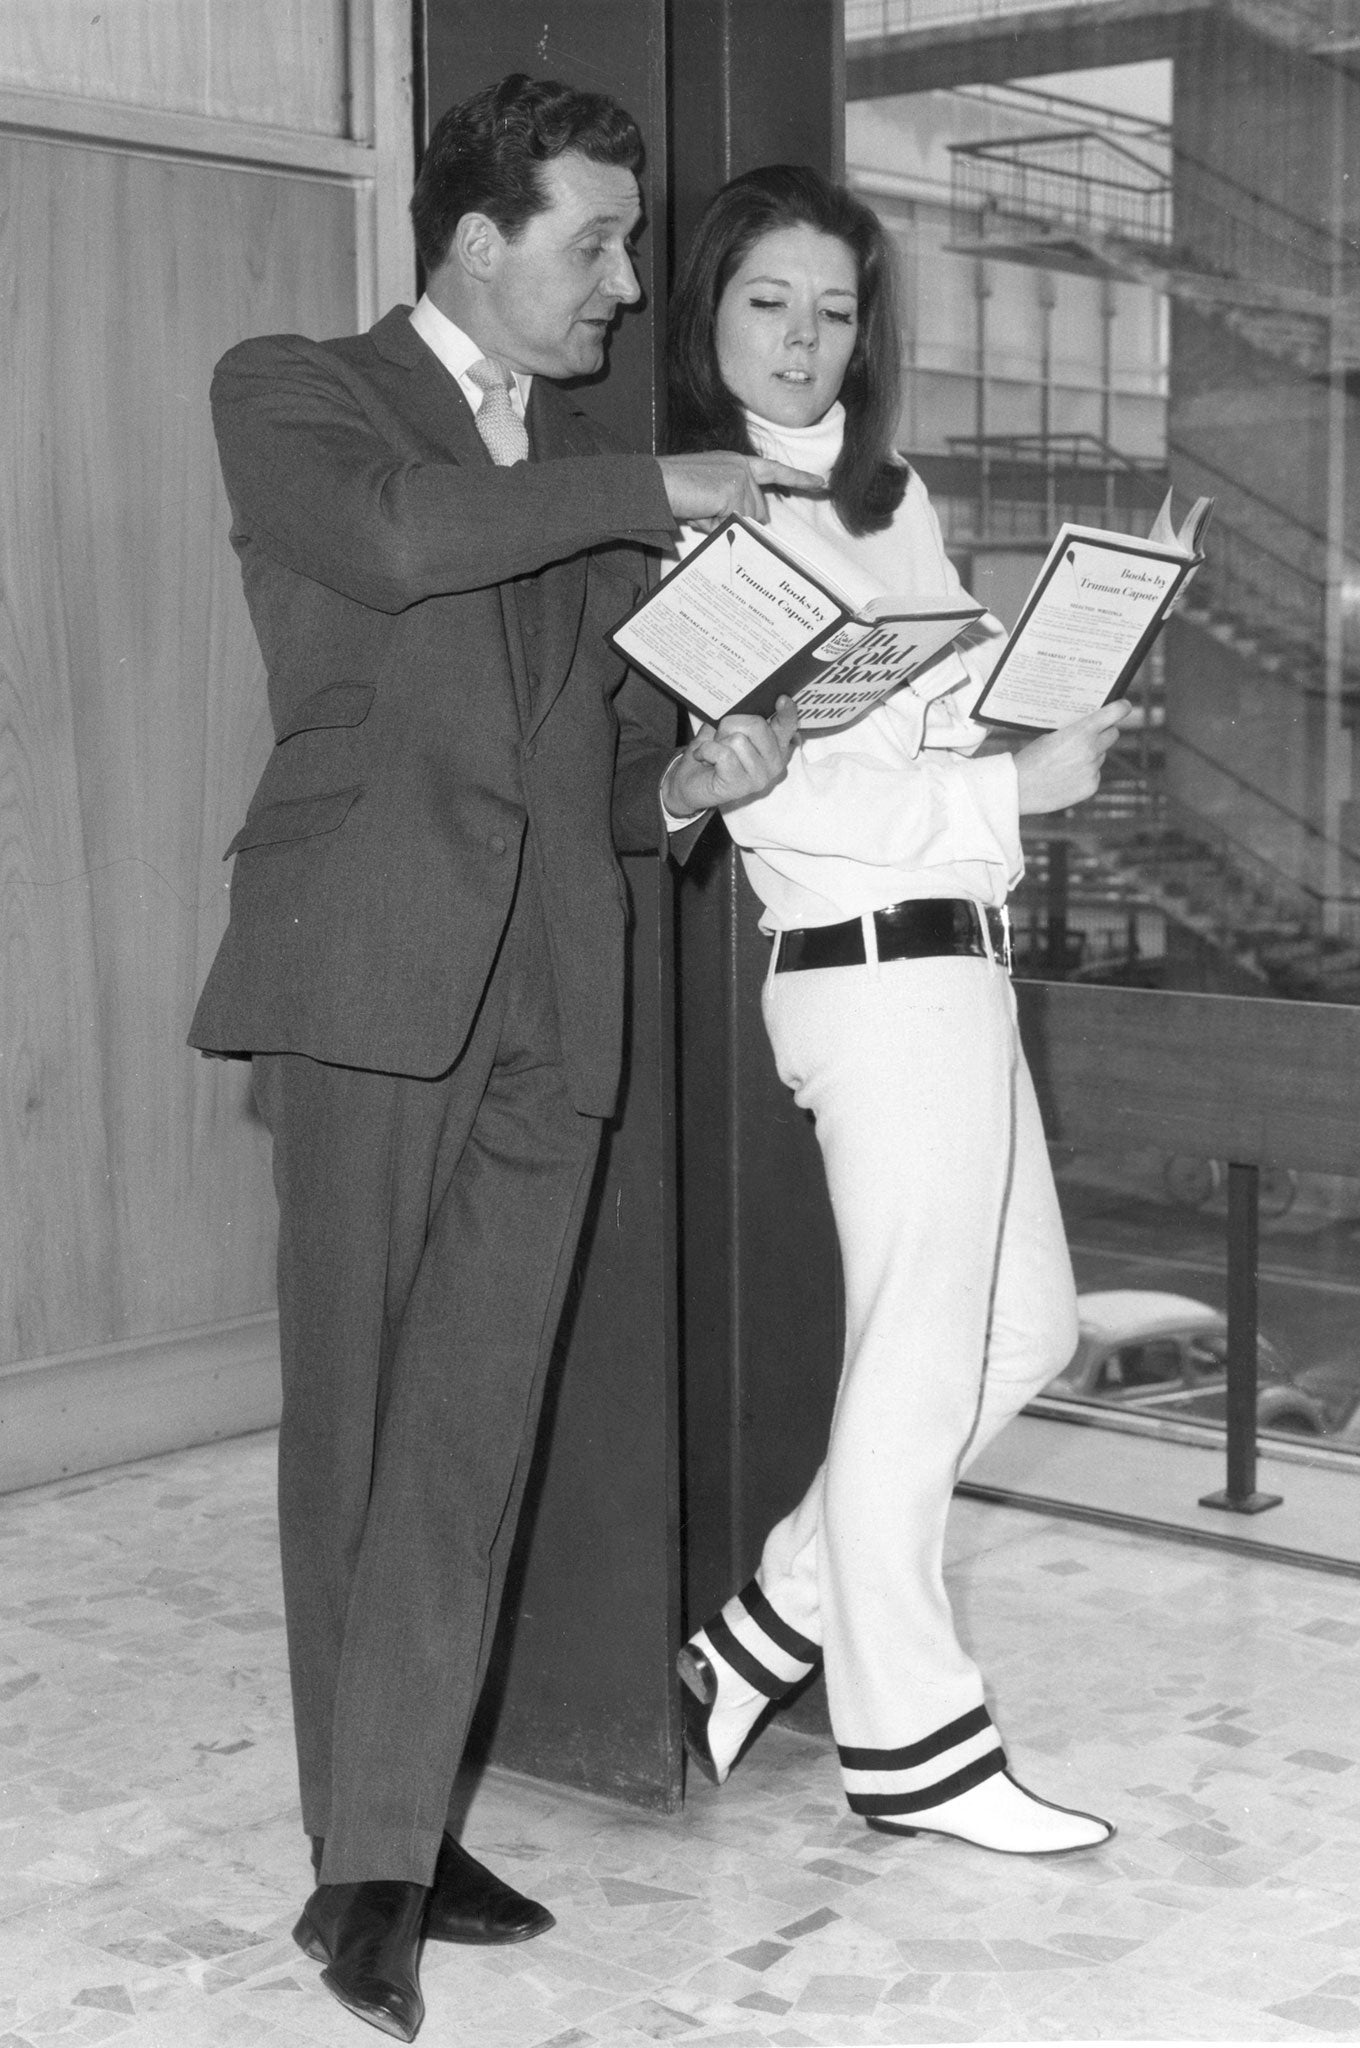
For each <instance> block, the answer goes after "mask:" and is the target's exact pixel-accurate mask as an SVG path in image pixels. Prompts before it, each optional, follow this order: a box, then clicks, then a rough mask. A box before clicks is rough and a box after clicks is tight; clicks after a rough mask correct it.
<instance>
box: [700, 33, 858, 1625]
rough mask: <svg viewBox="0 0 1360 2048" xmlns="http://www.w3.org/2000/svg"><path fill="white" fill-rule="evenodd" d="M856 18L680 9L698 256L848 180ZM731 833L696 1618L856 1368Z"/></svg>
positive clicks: (723, 856) (716, 963) (706, 1140)
mask: <svg viewBox="0 0 1360 2048" xmlns="http://www.w3.org/2000/svg"><path fill="white" fill-rule="evenodd" d="M842 12H843V10H842V8H841V6H840V5H839V4H838V0H675V5H674V6H673V8H672V13H671V32H672V59H671V63H672V87H671V110H672V112H671V122H672V126H671V142H670V151H671V162H670V168H671V217H672V228H673V233H674V234H675V237H676V242H677V247H682V246H683V242H684V238H685V236H686V235H687V234H688V233H689V231H690V229H691V228H692V226H693V224H694V221H695V219H696V218H697V215H698V213H699V210H700V208H701V207H702V206H703V205H704V203H705V202H706V200H707V199H708V198H709V197H710V196H711V194H712V193H713V192H715V191H716V190H717V189H718V187H719V186H720V185H722V184H723V183H724V182H725V181H726V180H727V179H728V178H730V177H734V176H736V175H737V174H738V173H739V172H741V171H744V170H749V169H751V168H752V167H753V166H755V165H757V164H762V163H774V162H798V163H808V164H813V165H815V166H816V167H817V168H818V169H819V170H822V171H825V172H827V173H828V174H829V175H831V176H833V177H839V176H840V175H841V174H842V171H843V167H844V149H845V143H844V137H845V107H844V95H843V90H842V80H843V78H844V43H843V32H842V19H841V17H842ZM758 910H759V905H758V903H757V901H756V898H755V897H754V895H753V894H752V892H751V890H750V888H749V886H748V885H747V882H746V879H745V876H744V874H743V873H742V870H741V866H740V863H739V861H738V860H737V858H736V856H735V854H734V853H733V852H732V850H731V848H730V846H729V845H728V844H727V842H726V840H725V839H724V838H723V836H722V835H721V832H720V831H715V832H712V833H710V835H709V836H708V838H707V839H706V840H705V841H704V842H703V843H702V844H701V847H700V850H699V854H698V856H697V858H696V860H695V861H694V863H693V864H692V872H690V873H688V874H687V875H686V877H685V879H684V881H683V882H682V884H681V886H680V891H679V930H680V948H679V962H680V974H679V988H680V1004H679V1015H680V1067H681V1160H682V1171H681V1190H682V1206H681V1226H682V1228H681V1242H682V1246H683V1273H682V1357H683V1374H682V1387H683V1413H684V1491H683V1511H684V1555H685V1590H686V1607H687V1611H688V1615H689V1619H690V1621H691V1622H697V1621H699V1620H701V1619H702V1618H703V1616H704V1615H705V1614H707V1613H708V1612H709V1610H710V1609H711V1608H712V1607H713V1606H714V1605H715V1604H716V1603H717V1602H719V1601H721V1600H722V1599H724V1598H726V1596H727V1594H728V1593H729V1592H731V1591H732V1590H733V1589H734V1588H735V1587H736V1586H737V1585H738V1584H739V1583H740V1582H741V1581H742V1580H743V1579H744V1578H745V1577H746V1576H747V1575H748V1574H749V1572H750V1571H751V1569H752V1568H753V1566H754V1564H755V1562H756V1560H757V1558H758V1556H759V1552H760V1544H761V1541H762V1538H763V1536H764V1533H765V1531H766V1529H767V1528H768V1527H769V1525H770V1523H771V1522H772V1521H774V1520H775V1519H776V1518H777V1517H778V1516H779V1515H781V1514H782V1513H784V1512H785V1510H786V1509H788V1508H789V1507H791V1506H792V1505H793V1503H794V1502H795V1501H796V1500H797V1499H798V1497H799V1495H800V1493H801V1492H802V1490H803V1488H804V1487H805V1486H806V1484H807V1482H808V1480H809V1479H810V1478H811V1477H812V1475H813V1473H814V1471H815V1470H816V1467H817V1463H818V1460H819V1458H820V1455H821V1446H822V1445H823V1444H824V1443H825V1440H826V1430H827V1424H828V1421H829V1419H830V1413H831V1405H832V1402H833V1399H834V1395H835V1383H836V1378H837V1374H838V1370H839V1361H840V1350H841V1327H842V1312H841V1300H840V1268H839V1260H838V1257H837V1252H836V1243H835V1235H834V1231H833V1228H832V1223H831V1215H830V1207H829V1204H828V1202H827V1198H826V1192H825V1188H824V1185H823V1180H822V1173H821V1163H820V1160H819V1158H818V1154H817V1146H816V1141H815V1139H814V1136H813V1133H812V1129H811V1126H810V1124H809V1123H808V1121H807V1119H806V1118H805V1117H804V1116H803V1115H802V1113H801V1112H800V1111H799V1110H798V1109H797V1108H796V1107H795V1105H794V1103H793V1101H792V1098H791V1097H790V1096H789V1094H788V1092H787V1091H786V1090H785V1089H784V1088H783V1087H782V1086H781V1085H780V1083H779V1081H778V1079H777V1077H776V1075H775V1073H774V1068H773V1061H772V1057H771V1053H770V1048H769V1043H768V1041H767V1039H766V1037H765V1031H764V1026H763V1024H762V1022H761V1017H760V985H761V981H762V978H763V974H764V969H765V965H766V959H767V955H768V946H767V943H766V941H765V940H764V939H762V938H761V937H760V935H759V933H758V931H757V928H756V919H757V915H758Z"/></svg>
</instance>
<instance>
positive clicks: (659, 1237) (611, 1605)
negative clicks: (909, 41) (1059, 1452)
mask: <svg viewBox="0 0 1360 2048" xmlns="http://www.w3.org/2000/svg"><path fill="white" fill-rule="evenodd" d="M426 26H427V41H426V60H425V78H426V99H427V105H428V116H429V124H430V125H433V122H434V121H435V120H437V119H438V117H439V115H440V114H441V113H442V112H443V111H444V109H445V107H447V106H450V105H452V104H453V103H454V102H455V101H457V100H459V99H463V98H465V97H466V96H467V94H468V93H470V92H475V91H476V90H477V88H478V87H479V86H481V85H484V84H487V83H489V82H491V81H492V80H494V79H497V78H500V77H503V76H504V75H505V74H506V73H507V72H510V71H527V72H529V73H531V74H532V75H533V76H535V77H545V78H560V79H562V80H564V81H565V82H566V83H568V84H570V85H577V86H581V87H583V88H586V89H588V90H591V91H599V92H607V93H610V94H611V95H612V96H613V97H614V98H615V99H617V100H619V101H621V102H622V104H623V105H624V106H626V107H627V108H628V109H629V110H630V112H632V113H633V114H634V115H635V116H636V118H637V121H638V123H639V125H640V126H641V128H642V130H643V133H644V135H645V137H646V140H647V150H648V162H647V172H646V178H645V181H644V195H643V196H644V203H645V206H646V213H647V224H646V226H645V228H644V231H643V233H642V235H641V236H640V238H639V249H640V257H639V266H638V267H639V276H640V279H641V282H642V285H643V290H644V293H645V299H644V302H643V304H642V305H641V306H640V307H638V308H636V309H634V310H632V311H631V312H629V313H628V314H627V315H626V316H625V318H624V320H623V322H622V324H621V327H620V329H619V331H617V332H616V333H615V335H614V337H613V341H612V344H611V350H610V362H609V368H608V371H607V373H606V374H605V375H604V376H603V377H601V378H600V379H598V380H594V381H593V382H592V383H591V384H589V385H587V386H584V387H581V389H580V391H579V395H580V396H581V398H582V400H583V402H584V403H585V404H586V406H587V407H588V408H589V409H590V410H592V411H594V412H596V413H597V414H598V415H599V417H600V418H602V419H604V420H605V421H606V422H607V423H608V424H609V425H610V426H612V427H613V428H614V429H615V431H616V432H619V433H621V434H623V435H624V436H626V438H627V439H628V440H630V441H631V442H632V443H633V444H634V446H636V447H639V448H650V447H652V446H653V445H654V440H655V433H656V423H657V407H658V391H659V388H660V386H659V378H658V358H659V348H660V340H659V330H658V321H657V309H658V306H659V305H660V304H661V302H662V300H663V298H664V281H665V274H666V251H665V235H664V220H665V213H664V197H663V195H664V193H665V189H666V120H665V19H664V8H663V4H662V0H533V5H527V4H524V0H496V5H495V6H490V7H489V6H487V5H486V4H485V0H428V6H427V23H426ZM625 866H626V868H627V870H628V880H629V886H630V890H631V894H632V901H633V933H632V976H631V986H632V1003H631V1032H630V1043H629V1053H628V1074H627V1084H626V1096H625V1101H624V1105H623V1110H622V1114H621V1116H620V1118H619V1120H618V1122H617V1124H616V1125H615V1126H614V1127H613V1128H612V1129H611V1130H610V1132H609V1133H608V1137H607V1142H606V1153H605V1158H604V1160H603V1161H602V1165H601V1171H600V1175H599V1178H598V1180H597V1183H596V1188H595V1199H594V1203H593V1208H592V1214H591V1219H590V1222H589V1223H588V1225H587V1233H586V1237H585V1240H584V1242H583V1246H582V1254H581V1257H580V1259H579V1261H578V1268H577V1275H576V1284H575V1289H574V1299H573V1304H572V1307H571V1309H570V1311H569V1320H568V1326H567V1328H566V1329H565V1330H564V1332H563V1341H562V1343H561V1345H560V1346H559V1358H558V1363H557V1370H556V1377H555V1380H554V1383H553V1388H552V1392H551V1395H550V1399H549V1412H548V1416H547V1419H546V1423H545V1429H544V1432H543V1435H542V1437H541V1439H540V1445H539V1455H538V1463H537V1467H536V1471H535V1478H534V1483H533V1485H532V1487H531V1492H530V1497H529V1502H528V1505H527V1507H526V1512H525V1516H524V1521H523V1524H522V1527H521V1542H520V1547H519V1554H518V1558H517V1562H516V1568H515V1570H514V1573H513V1574H512V1580H511V1587H510V1592H509V1595H508V1597H507V1600H506V1606H505V1611H504V1616H503V1623H502V1629H501V1634H500V1638H499V1642H498V1649H497V1659H496V1666H495V1669H494V1670H493V1674H492V1679H491V1682H490V1683H489V1685H488V1689H487V1697H486V1701H485V1704H484V1711H483V1714H482V1716H481V1719H480V1725H479V1730H478V1735H479V1739H480V1746H481V1747H482V1748H483V1750H484V1751H485V1752H486V1753H488V1754H489V1755H490V1757H491V1759H492V1761H494V1762H498V1763H502V1764H506V1765H508V1766H510V1767H512V1768H514V1769H517V1770H523V1771H528V1772H531V1773H532V1774H533V1775H535V1776H538V1777H545V1778H552V1779H555V1780H557V1781H559V1782H562V1783H566V1784H575V1785H582V1786H586V1787H588V1788H589V1789H590V1790H592V1791H596V1792H605V1793H610V1794H613V1795H616V1796H618V1797H620V1798H624V1799H630V1800H634V1801H636V1802H638V1803H640V1804H643V1805H649V1806H659V1807H662V1808H669V1807H671V1806H673V1805H675V1804H676V1803H677V1801H678V1799H679V1797H680V1783H681V1778H680V1755H681V1752H680V1740H679V1727H678V1718H677V1715H678V1707H677V1702H676V1699H675V1688H674V1682H673V1675H672V1665H673V1659H674V1651H675V1642H676V1638H677V1632H678V1626H679V1562H678V1558H679V1537H678V1528H677V1522H678V1505H677V1488H678V1463H679V1460H678V1447H677V1422H676V1402H677V1393H676V1339H675V1323H676V1302H675V1261H676V1234H677V1233H676V1225H675V1217H674V1198H673V1190H674V1181H675V1175H674V1157H673V1152H674V1139H673V1125H674V1099H675V1084H674V1070H673V1046H674V1033H673V1022H672V1018H673V1004H674V997H673V978H672V963H673V937H672V889H671V883H670V878H669V876H668V875H666V874H663V873H662V871H661V868H660V864H659V863H658V862H657V861H656V860H630V861H628V862H626V863H625Z"/></svg>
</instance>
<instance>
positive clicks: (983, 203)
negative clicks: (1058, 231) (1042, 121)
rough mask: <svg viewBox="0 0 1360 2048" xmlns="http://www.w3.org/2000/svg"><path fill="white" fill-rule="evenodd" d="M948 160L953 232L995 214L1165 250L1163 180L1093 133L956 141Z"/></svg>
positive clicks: (1166, 185)
mask: <svg viewBox="0 0 1360 2048" xmlns="http://www.w3.org/2000/svg"><path fill="white" fill-rule="evenodd" d="M949 158H950V188H949V190H950V209H951V211H952V213H953V215H954V221H955V228H956V232H957V231H958V230H959V229H961V228H962V229H964V230H965V231H966V226H967V224H968V223H970V222H972V221H973V220H975V219H976V220H977V221H978V223H979V225H980V226H981V227H982V229H983V231H984V232H985V229H986V224H987V222H988V221H989V220H990V219H991V218H993V217H995V216H1000V217H1001V218H1002V219H1005V220H1014V221H1023V222H1027V223H1039V224H1042V225H1043V226H1045V227H1061V228H1064V229H1067V230H1068V231H1069V232H1071V233H1074V234H1079V235H1102V236H1111V237H1113V238H1114V239H1116V240H1119V241H1125V242H1133V243H1135V244H1136V245H1137V246H1138V247H1139V248H1144V249H1161V250H1165V249H1169V248H1170V247H1171V179H1170V177H1169V176H1167V175H1166V174H1165V173H1162V172H1160V171H1158V170H1157V168H1156V167H1155V166H1154V165H1151V164H1148V163H1147V162H1145V161H1144V160H1143V158H1142V157H1140V156H1138V155H1137V154H1136V152H1134V151H1133V150H1130V149H1128V148H1127V147H1126V146H1125V145H1124V144H1123V143H1121V142H1118V141H1117V140H1115V139H1114V138H1113V137H1111V136H1108V135H1104V134H1101V133H1100V132H1099V131H1098V130H1096V129H1094V128H1081V129H1077V128H1073V129H1067V130H1059V131H1058V132H1056V133H1050V134H1040V135H1012V136H1006V137H1000V138H994V139H992V140H990V141H986V142H955V143H951V144H950V147H949Z"/></svg>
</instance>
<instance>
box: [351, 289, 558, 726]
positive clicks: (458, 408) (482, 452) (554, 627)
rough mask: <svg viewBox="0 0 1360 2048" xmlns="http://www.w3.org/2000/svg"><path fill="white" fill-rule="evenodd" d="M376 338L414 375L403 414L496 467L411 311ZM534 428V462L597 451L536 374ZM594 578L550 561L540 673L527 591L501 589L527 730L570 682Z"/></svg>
mask: <svg viewBox="0 0 1360 2048" xmlns="http://www.w3.org/2000/svg"><path fill="white" fill-rule="evenodd" d="M369 338H370V340H371V341H372V343H373V346H374V347H375V348H376V349H377V351H378V353H379V355H381V356H383V357H384V358H385V359H386V360H387V361H389V362H391V363H394V364H399V365H400V366H401V368H402V369H403V370H404V371H406V372H407V375H406V376H405V377H404V378H403V379H402V380H401V406H400V410H401V412H402V414H403V416H404V417H405V418H406V419H408V420H409V421H410V422H411V424H412V425H413V426H415V427H417V428H418V429H419V430H420V431H421V432H422V433H424V434H426V435H427V436H428V437H429V439H430V440H431V441H433V442H435V443H437V444H438V445H439V446H441V447H443V448H446V449H447V450H448V452H449V454H450V455H452V456H453V457H454V459H455V460H456V461H458V462H465V463H479V464H481V463H489V462H490V461H491V456H490V453H489V451H488V449H487V447H486V444H485V442H484V441H483V440H482V437H481V435H480V434H479V433H478V432H477V422H476V420H475V419H474V418H473V414H472V408H471V406H470V405H469V404H468V402H467V400H466V399H465V398H464V396H463V394H462V392H461V391H460V390H459V388H458V383H457V380H456V379H455V378H453V377H451V376H450V375H449V373H448V371H447V370H446V369H445V368H444V365H443V364H442V363H441V362H440V360H439V358H438V356H436V355H435V353H434V351H433V349H430V348H427V347H426V345H425V343H424V342H423V341H422V340H421V338H420V336H419V335H418V334H417V333H416V331H415V329H414V327H412V325H411V321H410V313H409V308H407V307H405V306H394V307H393V309H392V311H391V312H390V313H387V314H384V316H383V318H382V319H381V320H380V321H379V322H378V324H377V326H376V327H372V328H370V329H369ZM526 423H527V425H528V429H529V459H530V461H533V462H542V461H549V462H550V461H553V460H554V459H556V458H560V457H562V456H566V455H593V454H594V453H595V442H594V440H593V439H592V437H591V436H590V434H589V433H588V431H587V430H586V429H585V428H584V427H583V426H582V425H581V424H580V423H579V421H578V419H577V415H576V412H575V409H574V407H573V406H572V404H571V403H570V401H569V400H568V399H567V398H566V396H565V395H564V394H563V393H562V392H560V391H558V390H557V389H556V387H555V386H554V385H552V384H551V383H549V382H548V381H546V380H545V379H544V378H542V377H535V379H534V382H533V388H532V389H531V391H530V393H529V411H528V418H527V422H526ZM586 574H587V567H586V558H585V556H584V555H575V556H572V557H571V558H570V559H568V560H567V561H564V562H553V563H551V564H549V566H548V567H547V568H545V569H543V570H541V571H540V572H539V574H538V575H537V576H536V577H535V578H534V579H533V582H534V585H535V588H534V590H533V592H532V599H531V601H532V602H533V603H534V605H535V608H536V611H537V614H538V616H537V620H536V623H537V625H538V627H539V632H538V634H537V636H536V641H535V648H534V664H533V669H532V671H530V670H529V668H528V666H527V664H526V662H525V658H524V641H523V635H522V626H523V621H522V618H521V614H520V604H519V593H518V591H517V589H516V586H515V585H514V584H513V583H507V584H503V585H502V586H501V608H502V613H503V616H504V619H505V637H506V644H507V648H508V651H509V655H510V665H511V669H512V671H513V674H514V680H515V691H516V695H517V696H518V698H519V703H520V716H521V719H522V720H523V722H524V725H525V728H526V732H532V731H533V729H534V728H535V727H536V726H538V725H541V724H542V722H543V720H544V718H545V717H546V716H547V714H548V712H549V710H550V709H551V708H552V705H553V704H554V702H555V701H556V699H557V698H558V696H559V695H560V694H561V691H562V688H563V686H564V684H565V683H566V680H567V676H568V674H569V672H570V669H571V663H572V657H573V655H574V654H575V652H576V640H577V635H578V634H579V632H580V627H581V613H582V611H583V610H584V608H585V598H586Z"/></svg>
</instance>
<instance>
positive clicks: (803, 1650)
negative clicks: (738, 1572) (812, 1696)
mask: <svg viewBox="0 0 1360 2048" xmlns="http://www.w3.org/2000/svg"><path fill="white" fill-rule="evenodd" d="M737 1598H738V1600H740V1602H741V1604H742V1606H743V1607H744V1608H745V1609H746V1612H747V1613H748V1614H749V1615H750V1617H751V1619H752V1621H753V1622H754V1623H755V1625H756V1627H757V1628H759V1629H763V1631H764V1632H765V1634H766V1635H767V1636H768V1637H769V1638H770V1641H771V1642H772V1643H774V1644H776V1645H777V1646H778V1648H779V1649H781V1650H782V1651H783V1652H784V1655H785V1656H786V1657H793V1658H795V1659H796V1660H797V1662H798V1663H800V1664H816V1663H818V1662H819V1661H820V1659H821V1655H822V1646H821V1644H820V1643H814V1642H811V1641H810V1640H809V1639H808V1637H807V1636H800V1635H799V1633H798V1631H797V1629H796V1628H790V1627H789V1625H788V1623H787V1622H786V1621H785V1620H784V1619H783V1617H782V1616H781V1615H778V1614H776V1613H775V1611H774V1609H773V1607H771V1605H770V1603H769V1601H768V1600H767V1599H766V1598H765V1595H764V1594H763V1593H762V1592H761V1590H760V1586H759V1583H758V1581H757V1580H755V1579H752V1580H751V1582H750V1584H749V1585H745V1586H743V1587H742V1589H741V1591H740V1592H739V1593H738V1595H737ZM789 1683H790V1684H796V1683H797V1680H796V1679H791V1680H790V1681H789Z"/></svg>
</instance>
